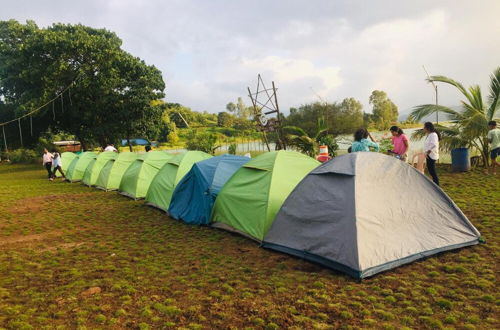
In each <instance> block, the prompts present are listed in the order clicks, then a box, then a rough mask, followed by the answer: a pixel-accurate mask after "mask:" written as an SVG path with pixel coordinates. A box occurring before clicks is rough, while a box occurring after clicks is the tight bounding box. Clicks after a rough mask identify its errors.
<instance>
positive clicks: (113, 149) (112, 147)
mask: <svg viewBox="0 0 500 330" xmlns="http://www.w3.org/2000/svg"><path fill="white" fill-rule="evenodd" d="M104 151H114V152H117V151H118V150H116V148H115V146H114V145H112V144H108V145H107V146H106V148H104Z"/></svg>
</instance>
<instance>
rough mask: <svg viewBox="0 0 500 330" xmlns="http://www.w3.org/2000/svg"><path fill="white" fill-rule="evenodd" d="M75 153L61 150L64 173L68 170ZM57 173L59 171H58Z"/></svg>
mask: <svg viewBox="0 0 500 330" xmlns="http://www.w3.org/2000/svg"><path fill="white" fill-rule="evenodd" d="M76 157H77V155H76V154H75V153H73V152H63V153H62V154H61V162H62V166H61V167H62V170H63V172H64V173H66V172H67V171H68V168H69V164H71V162H72V161H73V159H75V158H76ZM58 173H59V172H58Z"/></svg>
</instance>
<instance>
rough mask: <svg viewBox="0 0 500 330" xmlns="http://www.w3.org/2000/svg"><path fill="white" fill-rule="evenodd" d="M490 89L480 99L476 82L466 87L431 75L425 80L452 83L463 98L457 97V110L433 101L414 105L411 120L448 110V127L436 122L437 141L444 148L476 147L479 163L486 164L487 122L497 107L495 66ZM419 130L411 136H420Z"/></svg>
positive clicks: (499, 79) (499, 76)
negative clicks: (440, 136)
mask: <svg viewBox="0 0 500 330" xmlns="http://www.w3.org/2000/svg"><path fill="white" fill-rule="evenodd" d="M490 78H491V81H490V93H489V95H488V100H487V101H484V100H483V96H482V93H481V88H480V87H479V86H478V85H473V86H470V87H469V88H468V89H465V87H464V86H463V85H462V84H461V83H459V82H458V81H455V80H453V79H450V78H447V77H445V76H432V77H429V79H427V81H429V82H433V81H437V82H443V83H446V84H449V85H452V86H454V87H456V88H457V89H458V90H459V91H460V92H461V93H462V94H463V95H464V96H465V98H466V100H462V101H461V103H462V104H461V105H462V106H461V109H460V111H456V110H453V109H451V108H449V107H445V106H442V105H435V104H423V105H419V106H417V107H415V108H414V110H413V111H412V113H411V114H410V118H411V119H413V120H421V119H422V118H424V117H426V116H429V115H431V114H433V113H435V112H438V111H439V112H443V113H446V114H448V117H449V118H450V121H451V122H452V123H453V125H451V126H449V127H445V126H438V128H439V131H440V133H441V135H442V140H441V144H442V146H443V147H444V149H445V150H451V149H454V148H460V147H467V148H472V149H476V150H477V151H479V152H480V153H481V156H482V158H483V164H484V165H485V166H487V164H488V153H489V152H488V151H489V146H488V139H487V137H486V135H487V134H488V122H489V121H490V120H493V118H495V114H496V112H497V110H498V108H499V107H500V67H498V68H496V70H495V71H494V72H493V74H492V75H491V76H490ZM423 134H424V133H423V132H422V131H421V130H420V131H417V132H415V133H414V135H413V137H414V138H415V137H422V136H423Z"/></svg>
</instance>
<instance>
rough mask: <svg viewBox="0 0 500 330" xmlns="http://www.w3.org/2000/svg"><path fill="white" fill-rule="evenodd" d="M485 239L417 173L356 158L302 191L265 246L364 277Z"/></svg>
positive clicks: (320, 172) (383, 160) (314, 178)
mask: <svg viewBox="0 0 500 330" xmlns="http://www.w3.org/2000/svg"><path fill="white" fill-rule="evenodd" d="M479 238H480V233H479V232H478V231H477V229H476V228H474V226H473V225H472V224H471V223H470V221H469V220H468V219H467V217H466V216H465V215H464V214H463V213H462V211H460V209H459V208H458V207H457V206H456V205H455V203H453V201H452V200H451V199H450V198H449V197H448V196H447V195H446V194H445V193H444V191H443V190H441V188H439V187H438V186H437V185H435V184H434V183H433V182H432V181H431V180H429V179H428V178H426V177H425V176H424V175H422V174H421V173H420V172H418V171H417V170H416V169H415V168H413V167H412V166H409V165H408V164H405V163H404V162H402V161H399V160H397V159H395V158H394V157H389V156H385V155H383V154H379V153H375V152H353V153H351V154H347V155H342V156H340V157H336V158H334V159H332V160H331V161H329V162H327V163H324V164H323V165H321V166H319V167H318V168H316V169H315V170H313V171H312V172H311V173H309V174H308V175H307V176H306V177H305V178H304V179H303V180H302V181H301V182H300V183H299V184H298V185H297V187H296V188H295V189H294V190H293V192H292V193H291V194H290V196H289V197H288V198H287V200H286V201H285V202H284V203H283V206H282V207H281V210H280V211H279V212H278V214H277V215H276V219H275V220H274V222H273V224H272V226H271V228H270V229H269V231H268V233H267V235H266V236H265V238H264V243H263V246H264V247H266V248H270V249H273V250H277V251H280V252H284V253H288V254H291V255H294V256H297V257H299V258H304V259H306V260H310V261H313V262H315V263H320V264H323V265H325V266H327V267H330V268H333V269H336V270H339V271H342V272H345V273H347V274H349V275H351V276H353V277H356V278H364V277H368V276H372V275H374V274H377V273H379V272H382V271H384V270H388V269H392V268H394V267H398V266H400V265H403V264H406V263H409V262H412V261H415V260H418V259H422V258H424V257H427V256H430V255H433V254H436V253H439V252H443V251H447V250H452V249H457V248H461V247H464V246H468V245H474V244H478V243H479Z"/></svg>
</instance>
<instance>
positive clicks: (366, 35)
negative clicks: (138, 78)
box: [0, 0, 500, 113]
mask: <svg viewBox="0 0 500 330" xmlns="http://www.w3.org/2000/svg"><path fill="white" fill-rule="evenodd" d="M499 13H500V1H499V0H480V1H469V0H450V1H448V0H441V1H440V0H432V1H429V0H419V1H410V0H408V1H401V0H378V1H358V0H309V1H297V0H275V1H263V0H252V1H248V0H247V1H239V0H232V1H231V0H225V1H223V0H134V1H131V0H85V1H81V0H72V1H67V0H45V1H27V0H16V1H11V0H0V20H8V19H15V20H18V21H20V22H25V21H26V20H28V19H30V20H34V21H35V22H36V23H37V24H38V25H39V26H40V27H45V26H49V25H51V24H52V23H57V22H61V23H72V24H76V23H81V24H84V25H88V26H91V27H95V28H106V29H108V30H111V31H113V32H115V33H116V34H117V35H118V36H119V37H120V38H121V39H122V40H123V45H122V48H123V49H125V50H126V51H128V52H130V53H131V54H133V55H135V56H138V57H140V58H141V59H143V60H145V61H146V63H148V64H151V65H155V66H156V67H157V68H159V69H160V70H161V71H162V73H163V77H164V80H165V83H166V90H165V93H166V100H167V101H168V102H176V103H181V104H182V105H185V106H187V107H190V108H192V109H193V110H197V111H209V112H220V111H224V110H225V106H226V104H227V103H228V102H231V101H232V102H236V99H237V98H238V97H240V96H241V97H243V100H244V102H245V103H247V104H248V105H250V104H251V102H250V99H249V98H248V96H247V95H248V92H247V87H250V88H251V90H252V91H254V90H255V88H256V83H257V74H259V73H260V74H261V75H262V77H263V79H264V82H265V83H267V84H268V85H270V84H271V81H274V82H275V84H276V87H277V88H278V102H279V105H280V109H281V111H283V112H285V113H288V111H289V109H290V107H299V106H300V105H302V104H306V103H310V102H315V101H321V102H335V101H341V100H342V99H344V98H346V97H354V98H356V99H358V100H359V101H361V103H362V104H363V110H364V111H365V112H370V111H371V106H370V105H369V104H368V98H369V96H370V94H371V92H372V91H373V90H383V91H385V92H386V93H387V94H388V96H389V97H390V98H391V100H392V101H393V102H394V103H395V104H396V105H397V106H398V107H399V111H400V113H407V112H409V111H410V110H411V109H412V108H413V107H414V106H416V105H419V104H425V103H433V102H434V90H433V89H432V86H430V85H429V84H428V83H426V81H425V78H426V74H425V71H424V70H423V67H422V66H423V65H425V67H426V69H427V71H429V73H430V74H431V75H445V76H448V77H450V78H453V79H455V80H458V81H460V82H462V83H463V84H464V85H467V86H468V85H471V84H479V85H480V86H481V87H482V88H484V91H485V92H483V93H484V94H486V91H488V87H489V86H488V82H489V76H490V74H491V73H492V72H493V70H494V69H495V68H496V67H498V66H500V19H498V15H499ZM438 89H439V103H440V104H444V105H449V106H455V105H458V104H460V100H461V96H460V95H459V94H458V92H457V91H455V90H454V89H453V88H452V87H450V86H446V85H441V86H439V87H438Z"/></svg>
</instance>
